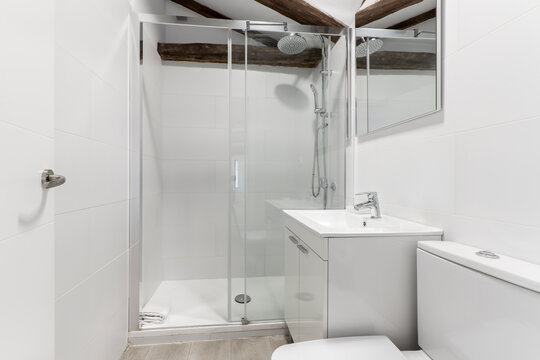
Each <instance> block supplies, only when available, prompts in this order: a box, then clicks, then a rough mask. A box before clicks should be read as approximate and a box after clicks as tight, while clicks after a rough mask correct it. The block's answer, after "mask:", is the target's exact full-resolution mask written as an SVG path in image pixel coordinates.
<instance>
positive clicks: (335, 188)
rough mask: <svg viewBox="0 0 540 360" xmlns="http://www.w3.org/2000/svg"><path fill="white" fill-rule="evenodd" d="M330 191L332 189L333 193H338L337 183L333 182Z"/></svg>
mask: <svg viewBox="0 0 540 360" xmlns="http://www.w3.org/2000/svg"><path fill="white" fill-rule="evenodd" d="M330 189H332V191H336V190H337V185H336V183H335V182H333V181H332V183H331V184H330Z"/></svg>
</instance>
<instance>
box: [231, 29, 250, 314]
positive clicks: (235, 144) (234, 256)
mask: <svg viewBox="0 0 540 360" xmlns="http://www.w3.org/2000/svg"><path fill="white" fill-rule="evenodd" d="M244 43H245V34H244V33H241V32H239V31H231V32H230V52H231V55H232V56H231V57H230V64H229V69H230V71H229V139H230V144H229V159H230V160H229V169H230V174H231V180H232V181H231V184H230V187H229V189H230V191H229V199H230V200H229V202H230V205H229V206H230V211H229V239H230V242H229V265H228V266H229V297H228V298H229V302H228V306H229V321H234V322H236V321H241V320H242V319H244V318H245V313H246V306H245V301H244V298H245V283H246V280H245V279H246V272H245V244H246V242H245V233H246V156H245V151H246V115H245V111H246V100H245V99H246V90H245V83H246V68H245V62H244V58H245V56H244V54H245V46H244Z"/></svg>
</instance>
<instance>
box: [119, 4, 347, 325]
mask: <svg viewBox="0 0 540 360" xmlns="http://www.w3.org/2000/svg"><path fill="white" fill-rule="evenodd" d="M131 21H132V23H131V25H132V26H131V32H132V33H131V48H132V49H131V50H132V51H130V56H139V54H140V50H141V48H142V41H143V28H144V24H153V25H170V26H175V25H176V26H193V27H207V28H218V29H223V30H228V31H229V45H230V44H231V42H230V38H231V37H230V32H231V31H234V30H240V31H243V32H244V36H245V37H246V39H247V33H248V31H249V30H253V26H254V25H256V27H257V29H264V31H270V32H283V27H284V28H285V30H286V31H287V32H291V33H293V32H294V33H296V32H298V33H319V34H324V35H338V36H344V37H345V38H346V42H347V47H348V51H347V54H348V56H347V69H350V68H351V67H352V66H353V65H352V64H353V61H354V59H352V58H351V57H350V56H349V55H350V53H351V51H350V48H349V47H350V41H351V40H350V33H351V31H350V28H339V27H328V26H311V25H297V24H289V23H287V22H282V23H280V24H281V25H282V26H283V27H276V23H275V22H267V21H253V20H221V19H206V18H194V17H186V16H174V15H159V14H135V13H133V14H132V15H131ZM135 29H137V30H138V31H137V30H135ZM246 41H247V40H246ZM228 56H229V71H231V68H230V67H231V53H230V52H229V54H228ZM245 56H246V60H247V47H246V54H245ZM141 61H142V59H141ZM134 63H135V61H133V59H130V61H129V64H130V69H129V74H130V84H129V93H130V109H129V113H130V115H129V117H130V131H129V136H130V149H131V151H130V169H129V174H130V175H129V176H130V180H129V187H130V191H129V193H130V205H129V249H130V254H129V317H128V320H129V324H128V330H129V331H130V332H132V331H144V330H143V329H140V328H139V308H140V304H139V302H140V301H139V299H140V296H139V290H140V266H141V265H140V260H141V245H142V221H141V220H142V206H141V202H142V186H141V179H142V154H141V148H142V131H141V126H142V102H141V101H140V99H137V100H136V101H133V100H134V98H135V97H140V95H141V92H140V89H138V88H137V87H138V86H140V84H141V71H140V66H138V67H134V66H132V65H131V64H134ZM139 65H140V63H139ZM246 69H247V64H246ZM246 71H247V70H246ZM351 76H352V75H351V73H349V74H348V75H347V95H348V97H349V95H350V91H351V89H352V88H353V87H354V86H353V84H352V83H351V81H352V79H351ZM229 96H230V94H229ZM349 99H350V97H349ZM131 104H138V106H132V105H131ZM351 114H352V111H351V107H350V104H349V105H348V111H347V119H346V124H347V126H346V127H347V133H346V134H345V138H346V142H345V144H347V143H349V142H350V139H351V128H352V126H351V125H352V121H351V119H352V116H351ZM344 155H345V151H344ZM345 175H346V174H345ZM345 177H346V176H345ZM229 225H230V224H229ZM244 239H245V235H244ZM229 243H230V239H229ZM229 247H230V244H229ZM229 252H230V250H229ZM244 256H245V255H244ZM228 257H229V258H230V254H229V255H228ZM229 262H230V261H229ZM227 267H228V272H229V274H228V277H229V278H230V276H231V274H230V264H228V266H227ZM244 271H245V269H244ZM228 301H229V304H228V309H229V316H230V312H231V311H230V302H231V301H232V299H230V296H229V299H228ZM244 316H246V314H244ZM223 326H227V325H223Z"/></svg>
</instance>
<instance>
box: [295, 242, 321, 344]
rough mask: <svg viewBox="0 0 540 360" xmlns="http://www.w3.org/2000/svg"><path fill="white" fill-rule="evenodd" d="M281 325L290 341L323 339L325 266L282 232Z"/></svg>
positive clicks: (315, 255) (311, 253)
mask: <svg viewBox="0 0 540 360" xmlns="http://www.w3.org/2000/svg"><path fill="white" fill-rule="evenodd" d="M285 237H286V239H285V241H286V244H285V249H286V250H285V296H286V299H285V321H286V322H287V325H288V327H289V332H290V333H291V336H292V337H293V339H294V341H296V342H299V341H308V340H315V339H323V338H326V337H327V333H326V331H327V326H326V319H327V314H326V303H327V278H328V262H327V261H326V260H323V259H321V258H320V257H319V255H317V254H316V253H315V252H314V251H313V250H312V249H311V248H310V247H309V246H308V245H307V244H306V243H305V242H303V241H302V240H301V239H300V238H299V237H298V236H296V235H295V234H294V233H292V232H291V231H286V232H285Z"/></svg>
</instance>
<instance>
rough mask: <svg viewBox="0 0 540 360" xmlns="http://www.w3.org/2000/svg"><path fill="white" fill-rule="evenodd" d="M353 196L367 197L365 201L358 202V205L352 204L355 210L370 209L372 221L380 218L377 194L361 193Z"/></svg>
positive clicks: (373, 192)
mask: <svg viewBox="0 0 540 360" xmlns="http://www.w3.org/2000/svg"><path fill="white" fill-rule="evenodd" d="M355 196H367V201H364V202H360V203H356V201H355V204H354V209H355V210H360V209H370V210H371V218H372V219H380V218H381V208H380V206H379V197H378V196H377V193H376V192H375V191H370V192H363V193H359V194H355Z"/></svg>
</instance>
